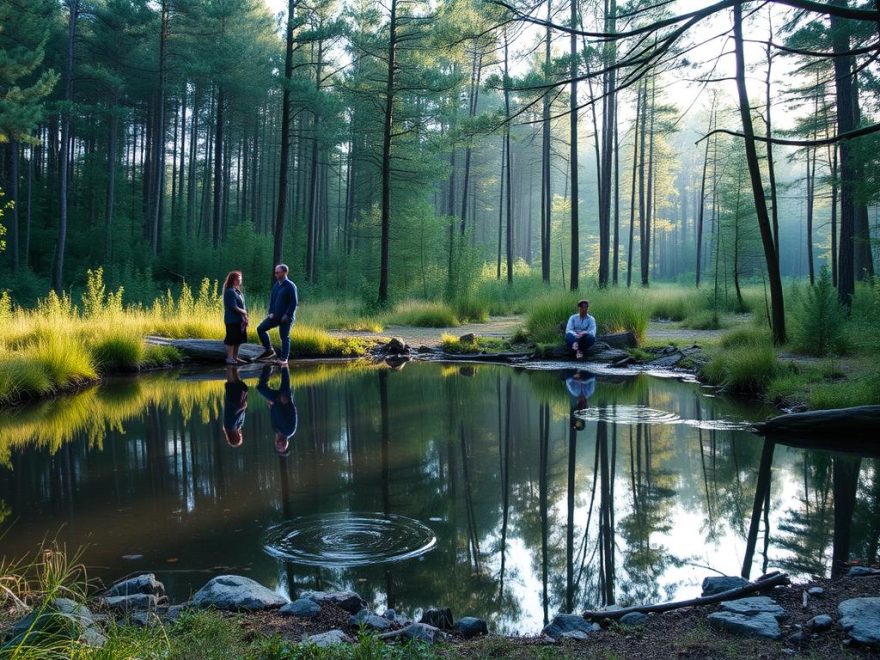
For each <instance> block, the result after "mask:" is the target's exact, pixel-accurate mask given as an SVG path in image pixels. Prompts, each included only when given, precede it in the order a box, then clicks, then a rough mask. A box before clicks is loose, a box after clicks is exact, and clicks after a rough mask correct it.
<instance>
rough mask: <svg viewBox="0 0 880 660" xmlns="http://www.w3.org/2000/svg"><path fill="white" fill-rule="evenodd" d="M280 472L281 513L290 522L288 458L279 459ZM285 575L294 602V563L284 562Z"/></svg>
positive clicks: (290, 596) (280, 457) (289, 593)
mask: <svg viewBox="0 0 880 660" xmlns="http://www.w3.org/2000/svg"><path fill="white" fill-rule="evenodd" d="M278 470H279V472H280V475H281V513H282V515H283V516H284V520H285V521H287V520H290V519H291V518H292V517H293V515H292V511H291V508H290V479H289V476H288V473H287V457H286V456H279V457H278ZM284 574H285V575H286V576H287V597H288V598H290V599H291V600H293V594H294V593H295V591H296V588H295V587H296V578H295V575H294V572H293V562H290V561H285V562H284Z"/></svg>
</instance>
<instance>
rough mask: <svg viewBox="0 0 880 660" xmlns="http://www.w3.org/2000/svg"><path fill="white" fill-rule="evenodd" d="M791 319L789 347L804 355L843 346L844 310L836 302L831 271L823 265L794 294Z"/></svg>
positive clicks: (836, 349) (817, 353)
mask: <svg viewBox="0 0 880 660" xmlns="http://www.w3.org/2000/svg"><path fill="white" fill-rule="evenodd" d="M793 302H794V313H793V315H792V322H791V329H792V332H791V335H792V347H793V348H794V349H795V350H796V351H798V352H801V353H806V354H808V355H819V356H821V355H830V354H832V353H837V352H840V351H841V350H842V349H843V348H844V341H843V337H844V326H845V323H846V313H845V312H844V310H843V308H842V307H841V305H840V303H839V302H838V301H837V292H836V291H835V289H834V286H833V285H832V284H831V273H830V272H829V271H828V268H827V267H826V268H823V269H822V271H821V272H820V274H819V279H817V280H816V284H815V285H814V286H812V287H808V288H807V289H806V291H801V290H799V289H796V290H795V293H794V301H793Z"/></svg>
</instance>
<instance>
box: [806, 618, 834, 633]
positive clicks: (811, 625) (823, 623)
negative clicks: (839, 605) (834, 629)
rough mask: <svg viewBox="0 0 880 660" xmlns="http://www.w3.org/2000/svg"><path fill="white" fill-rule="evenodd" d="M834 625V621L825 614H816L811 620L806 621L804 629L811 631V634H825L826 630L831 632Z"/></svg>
mask: <svg viewBox="0 0 880 660" xmlns="http://www.w3.org/2000/svg"><path fill="white" fill-rule="evenodd" d="M833 625H834V619H832V618H831V617H830V616H828V615H827V614H817V615H816V616H814V617H813V618H812V619H810V620H809V621H807V623H806V628H807V630H812V631H813V632H825V631H826V630H831V626H833Z"/></svg>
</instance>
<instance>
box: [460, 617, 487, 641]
mask: <svg viewBox="0 0 880 660" xmlns="http://www.w3.org/2000/svg"><path fill="white" fill-rule="evenodd" d="M455 629H456V630H458V632H460V633H461V635H462V637H464V638H465V639H470V638H471V637H476V636H477V635H488V634H489V627H488V626H487V625H486V622H485V621H483V620H482V619H478V618H477V617H475V616H463V617H461V618H460V619H459V620H458V621H456V622H455Z"/></svg>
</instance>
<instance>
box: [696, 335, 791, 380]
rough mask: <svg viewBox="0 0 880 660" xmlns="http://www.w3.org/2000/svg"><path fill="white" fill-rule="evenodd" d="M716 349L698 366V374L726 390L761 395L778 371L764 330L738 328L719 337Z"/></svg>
mask: <svg viewBox="0 0 880 660" xmlns="http://www.w3.org/2000/svg"><path fill="white" fill-rule="evenodd" d="M720 344H721V346H720V350H718V351H716V352H715V354H714V355H713V356H712V358H711V359H710V361H709V362H708V363H707V364H705V365H703V366H702V367H701V368H700V376H701V377H702V378H703V379H704V380H705V381H707V382H709V383H711V384H712V385H718V386H720V387H722V388H723V389H724V390H726V391H728V392H737V393H741V394H752V395H761V394H764V392H765V391H766V390H767V387H768V385H769V384H770V382H771V380H772V379H773V378H774V377H776V376H777V375H778V374H779V373H780V366H779V360H778V358H777V356H776V349H775V348H774V347H773V343H772V341H771V338H770V335H769V333H768V332H766V331H764V330H761V329H757V328H740V329H738V330H735V331H733V332H730V333H727V334H726V335H725V336H724V337H722V338H721V342H720Z"/></svg>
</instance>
